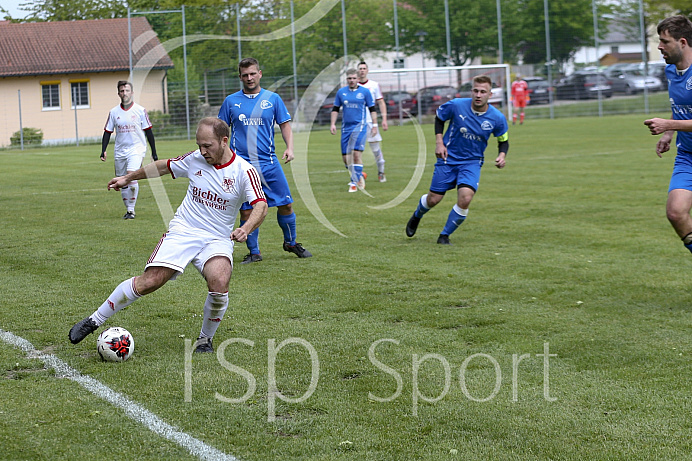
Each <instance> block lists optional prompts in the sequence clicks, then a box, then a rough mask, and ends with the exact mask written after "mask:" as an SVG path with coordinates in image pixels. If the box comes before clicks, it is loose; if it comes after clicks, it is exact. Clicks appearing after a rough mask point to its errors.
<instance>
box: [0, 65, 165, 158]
mask: <svg viewBox="0 0 692 461" xmlns="http://www.w3.org/2000/svg"><path fill="white" fill-rule="evenodd" d="M128 75H129V74H128V72H103V73H94V74H69V75H42V76H39V77H5V78H0V104H2V107H3V108H4V111H1V112H0V147H7V146H9V145H10V137H11V136H12V134H13V133H15V132H17V131H19V127H20V110H21V126H23V127H24V128H29V127H30V128H40V129H41V130H43V140H44V143H45V144H59V143H68V142H74V141H75V139H76V136H77V134H78V135H79V139H80V140H85V139H94V138H97V139H100V138H101V136H102V135H103V127H104V125H105V123H106V118H107V117H108V111H110V110H111V108H113V107H114V106H116V105H117V104H119V103H120V98H118V90H117V88H116V85H117V83H118V81H119V80H128ZM75 81H88V82H89V83H88V88H89V106H88V107H80V108H78V109H77V119H76V122H75V111H74V109H73V108H72V99H71V95H70V88H71V82H75ZM41 82H49V83H51V84H53V83H54V82H55V83H57V84H59V88H60V95H59V97H60V108H59V109H44V108H43V99H42V90H41ZM165 84H166V82H165V71H163V70H152V71H151V72H150V73H149V75H148V76H147V79H146V80H145V83H144V85H143V88H136V87H135V88H134V99H135V102H137V103H138V104H140V105H142V106H144V107H145V108H146V109H147V111H153V110H158V111H162V112H165V111H166V110H167V108H165V106H164V104H165V98H166V96H165V89H166V85H165ZM20 97H21V109H20ZM164 109H166V110H164ZM154 130H155V127H154ZM155 132H156V131H154V133H155Z"/></svg>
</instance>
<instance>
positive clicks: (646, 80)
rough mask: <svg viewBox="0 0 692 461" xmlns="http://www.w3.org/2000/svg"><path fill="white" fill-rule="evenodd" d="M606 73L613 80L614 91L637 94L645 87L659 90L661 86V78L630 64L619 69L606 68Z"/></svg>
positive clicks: (650, 89)
mask: <svg viewBox="0 0 692 461" xmlns="http://www.w3.org/2000/svg"><path fill="white" fill-rule="evenodd" d="M605 75H606V77H607V78H608V80H610V82H611V87H612V88H613V92H616V93H625V94H636V93H641V92H642V91H644V90H645V89H647V90H649V91H658V90H659V89H660V88H661V85H662V83H661V80H660V79H659V78H658V77H653V76H651V75H645V74H644V71H643V69H639V68H638V67H637V65H636V64H635V66H634V67H632V66H628V67H623V68H619V69H610V68H608V69H606V70H605Z"/></svg>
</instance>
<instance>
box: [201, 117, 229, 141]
mask: <svg viewBox="0 0 692 461" xmlns="http://www.w3.org/2000/svg"><path fill="white" fill-rule="evenodd" d="M202 125H206V126H210V127H211V129H212V130H213V131H214V135H215V136H216V138H217V139H219V140H221V139H223V138H228V137H230V136H231V132H230V129H229V128H228V125H227V124H226V122H224V121H223V120H221V119H220V118H216V117H204V118H203V119H202V120H200V121H199V125H197V129H199V127H201V126H202Z"/></svg>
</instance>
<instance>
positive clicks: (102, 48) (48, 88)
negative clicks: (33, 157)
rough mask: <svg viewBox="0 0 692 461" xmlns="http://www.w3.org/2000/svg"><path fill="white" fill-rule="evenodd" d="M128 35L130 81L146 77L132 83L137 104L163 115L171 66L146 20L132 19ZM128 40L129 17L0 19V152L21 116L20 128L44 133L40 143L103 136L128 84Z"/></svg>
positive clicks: (15, 128) (140, 18)
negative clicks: (119, 85) (119, 84)
mask: <svg viewBox="0 0 692 461" xmlns="http://www.w3.org/2000/svg"><path fill="white" fill-rule="evenodd" d="M131 30H132V42H133V46H132V49H133V59H132V62H133V66H134V67H135V69H136V70H138V72H137V73H136V74H135V75H137V76H140V75H141V76H142V78H143V80H142V81H141V82H138V81H135V82H133V83H134V91H135V101H136V102H137V103H139V104H141V105H143V106H144V107H146V108H147V110H149V111H153V110H159V111H162V112H167V104H168V102H167V99H166V94H167V80H166V72H167V70H168V69H171V68H172V67H173V62H172V60H171V58H170V57H169V56H168V54H167V53H166V52H165V51H164V50H163V47H162V46H161V43H160V42H159V39H158V38H157V37H156V33H155V32H154V31H153V30H152V28H151V25H150V24H149V22H148V21H147V20H146V18H143V17H136V18H132V19H131ZM128 40H129V34H128V20H127V18H116V19H98V20H87V21H56V22H35V23H22V24H14V23H10V22H8V21H0V103H1V104H2V106H3V108H4V110H3V112H2V113H0V146H8V145H9V144H10V136H11V135H12V134H13V133H15V132H17V131H19V127H20V111H21V121H22V126H23V127H31V128H40V129H41V130H43V134H44V143H48V144H51V143H61V142H68V141H74V140H75V136H76V133H77V132H78V135H79V138H80V139H85V138H100V136H101V134H102V133H103V127H104V125H105V122H106V117H107V115H108V111H109V110H110V109H111V108H112V107H113V106H115V105H116V104H117V103H118V102H119V99H118V96H117V88H116V84H117V82H118V81H119V80H129V68H130V58H129V46H128ZM145 68H148V69H150V71H149V73H148V74H147V75H146V78H144V77H143V76H144V73H145V72H140V70H142V69H145ZM20 98H21V109H20V103H19V100H20ZM75 107H76V109H77V114H76V120H77V123H75ZM154 129H156V128H155V127H154Z"/></svg>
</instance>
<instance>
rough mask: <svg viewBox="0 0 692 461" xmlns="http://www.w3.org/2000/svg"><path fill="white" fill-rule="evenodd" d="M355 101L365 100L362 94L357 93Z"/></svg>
mask: <svg viewBox="0 0 692 461" xmlns="http://www.w3.org/2000/svg"><path fill="white" fill-rule="evenodd" d="M356 99H365V95H364V94H363V93H358V94H356Z"/></svg>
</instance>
